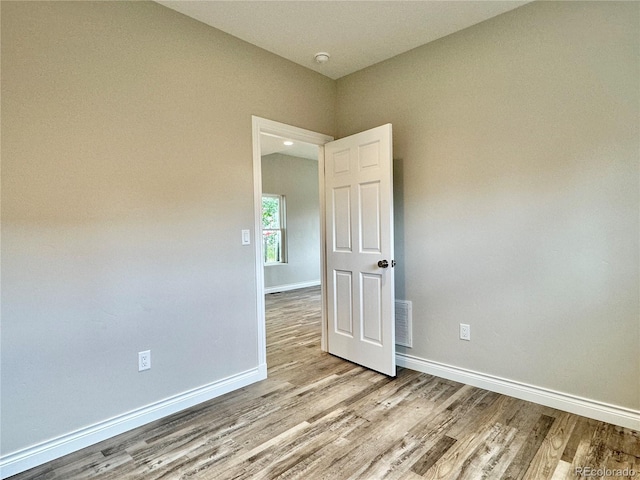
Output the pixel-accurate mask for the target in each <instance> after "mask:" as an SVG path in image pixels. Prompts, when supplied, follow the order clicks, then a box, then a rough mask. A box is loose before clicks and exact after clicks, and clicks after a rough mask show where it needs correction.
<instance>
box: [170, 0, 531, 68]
mask: <svg viewBox="0 0 640 480" xmlns="http://www.w3.org/2000/svg"><path fill="white" fill-rule="evenodd" d="M158 3H160V4H162V5H165V6H167V7H169V8H171V9H173V10H176V11H178V12H181V13H183V14H185V15H187V16H190V17H192V18H195V19H197V20H200V21H201V22H204V23H206V24H208V25H211V26H213V27H215V28H217V29H219V30H222V31H224V32H226V33H229V34H231V35H233V36H235V37H238V38H240V39H242V40H245V41H247V42H249V43H252V44H254V45H257V46H258V47H261V48H264V49H265V50H268V51H270V52H272V53H275V54H277V55H280V56H281V57H284V58H287V59H289V60H291V61H293V62H295V63H298V64H300V65H302V66H304V67H307V68H310V69H312V70H315V71H317V72H320V73H322V74H323V75H326V76H328V77H330V78H333V79H337V78H340V77H343V76H345V75H348V74H350V73H353V72H355V71H357V70H361V69H363V68H366V67H368V66H370V65H373V64H375V63H378V62H381V61H383V60H386V59H388V58H391V57H393V56H395V55H398V54H400V53H404V52H406V51H408V50H411V49H413V48H416V47H418V46H420V45H424V44H425V43H428V42H431V41H433V40H436V39H438V38H441V37H444V36H445V35H449V34H451V33H453V32H456V31H458V30H462V29H464V28H467V27H469V26H471V25H475V24H476V23H479V22H482V21H484V20H487V19H488V18H491V17H494V16H496V15H500V14H501V13H504V12H506V11H509V10H512V9H514V8H517V7H519V6H521V5H523V4H525V3H528V2H527V1H515V0H514V1H493V0H476V1H463V0H460V1H458V0H451V1H427V0H423V1H405V0H394V1H384V0H380V1H331V0H324V1H279V0H269V1H244V0H236V1H213V0H208V1H190V0H178V1H175V0H174V1H165V0H161V1H158ZM317 52H329V53H330V54H331V59H330V61H329V62H328V63H326V64H324V65H320V64H318V63H316V62H315V60H314V55H315V54H316V53H317Z"/></svg>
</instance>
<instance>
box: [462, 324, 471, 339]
mask: <svg viewBox="0 0 640 480" xmlns="http://www.w3.org/2000/svg"><path fill="white" fill-rule="evenodd" d="M460 340H467V341H471V326H470V325H467V324H466V323H461V324H460Z"/></svg>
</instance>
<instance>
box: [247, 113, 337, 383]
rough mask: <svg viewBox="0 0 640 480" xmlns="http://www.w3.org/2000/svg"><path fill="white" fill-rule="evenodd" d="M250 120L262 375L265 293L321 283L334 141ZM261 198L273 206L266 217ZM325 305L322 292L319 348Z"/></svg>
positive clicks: (263, 368)
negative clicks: (327, 175)
mask: <svg viewBox="0 0 640 480" xmlns="http://www.w3.org/2000/svg"><path fill="white" fill-rule="evenodd" d="M252 120H253V181H254V214H255V222H254V245H255V256H256V292H257V297H256V302H257V318H258V359H259V365H260V369H261V371H262V373H263V374H264V376H266V374H267V358H266V313H265V293H269V292H274V291H287V290H293V289H296V288H304V287H311V286H314V285H315V286H317V285H318V284H320V285H321V286H322V285H324V284H325V279H324V278H323V277H324V269H323V268H322V265H323V264H324V247H323V242H324V240H323V239H324V230H325V229H324V222H323V220H322V219H323V218H324V198H323V188H324V185H323V178H324V177H323V172H324V149H323V147H322V146H323V145H324V144H325V143H327V142H329V141H331V140H333V138H332V137H330V136H327V135H323V134H320V133H316V132H311V131H308V130H304V129H300V128H297V127H293V126H290V125H286V124H282V123H278V122H273V121H271V120H267V119H264V118H260V117H255V116H254V117H253V119H252ZM285 142H286V144H285ZM296 158H297V159H298V160H296ZM311 162H314V163H311ZM313 173H315V174H313ZM299 182H302V183H303V185H302V186H301V185H298V184H297V183H299ZM269 190H273V191H269ZM305 190H307V191H306V194H305ZM314 196H315V198H312V197H314ZM263 199H266V204H267V205H270V206H271V207H270V208H271V209H270V211H269V213H268V214H267V216H266V217H265V216H264V215H263ZM276 199H278V200H277V201H276ZM274 205H277V209H278V210H277V213H275V209H276V207H275V206H274ZM271 210H273V211H271ZM314 212H315V213H314ZM294 217H295V219H294ZM265 222H267V223H266V224H265ZM312 223H315V225H311V224H312ZM305 224H306V226H307V228H306V230H307V231H306V232H305V231H304V229H305ZM265 226H266V227H268V228H265ZM310 233H311V235H309V234H310ZM314 244H315V245H314ZM265 254H266V255H267V256H265ZM294 259H295V261H294ZM296 268H298V270H296ZM325 305H326V302H325V294H324V290H323V289H321V309H322V321H321V325H322V329H321V330H322V331H321V349H322V350H326V312H325Z"/></svg>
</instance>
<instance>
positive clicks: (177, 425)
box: [12, 288, 640, 480]
mask: <svg viewBox="0 0 640 480" xmlns="http://www.w3.org/2000/svg"><path fill="white" fill-rule="evenodd" d="M267 310H268V313H267V317H268V328H267V331H268V338H267V343H268V348H267V354H268V366H269V378H268V379H267V380H265V381H264V382H260V383H259V384H254V385H251V386H249V387H246V388H243V389H241V390H238V391H235V392H232V393H230V394H227V395H224V396H222V397H219V398H217V399H214V400H212V401H209V402H206V403H204V404H202V405H199V406H197V407H194V408H191V409H189V410H186V411H183V412H180V413H178V414H176V415H173V416H171V417H169V418H166V419H164V420H162V421H158V422H154V423H152V424H149V425H146V426H144V427H141V428H139V429H137V430H135V431H132V432H129V433H126V434H123V435H120V436H118V437H116V438H113V439H110V440H107V441H105V442H102V443H100V444H98V445H95V446H93V447H89V448H86V449H84V450H82V451H80V452H76V453H74V454H71V455H68V456H67V457H64V458H61V459H58V460H55V461H53V462H50V463H48V464H46V465H43V466H41V467H37V468H35V469H33V470H31V471H29V472H25V473H23V474H20V475H16V476H14V477H12V480H26V479H41V480H44V479H64V480H73V479H88V478H97V479H102V480H107V479H109V480H111V479H113V480H121V479H131V480H133V479H145V480H146V479H154V480H155V479H185V480H186V479H216V480H218V479H245V478H247V479H258V478H264V479H275V478H281V479H295V478H299V479H311V480H314V479H350V478H361V479H379V478H380V479H381V478H385V479H386V478H389V479H396V478H397V479H424V478H442V479H458V478H460V479H462V478H464V479H484V478H487V479H533V480H541V479H564V478H581V477H580V476H579V475H576V474H575V468H576V467H592V468H609V469H625V468H631V469H635V470H636V471H639V473H636V477H635V478H636V479H640V434H639V433H638V432H636V431H633V430H629V429H624V428H621V427H616V426H613V425H610V424H606V423H602V422H597V421H594V420H589V419H586V418H583V417H579V416H576V415H571V414H568V413H564V412H561V411H558V410H554V409H551V408H547V407H542V406H539V405H536V404H532V403H528V402H525V401H521V400H516V399H514V398H511V397H507V396H504V395H498V394H496V393H492V392H488V391H486V390H481V389H478V388H474V387H470V386H466V385H463V384H460V383H456V382H452V381H449V380H444V379H441V378H437V377H433V376H430V375H425V374H421V373H417V372H414V371H411V370H406V369H400V370H399V372H398V376H397V378H395V379H390V378H387V377H385V376H383V375H379V374H376V373H374V372H371V371H369V370H366V369H363V368H361V367H359V366H356V365H353V364H351V363H348V362H345V361H342V360H340V359H338V358H335V357H332V356H331V355H328V354H324V353H321V352H320V298H319V289H318V288H309V289H303V290H297V291H293V292H287V293H278V294H272V295H267ZM614 473H615V472H614ZM592 478H593V477H592ZM595 478H601V476H597V477H595ZM603 478H614V477H613V476H612V477H603ZM615 478H633V477H615Z"/></svg>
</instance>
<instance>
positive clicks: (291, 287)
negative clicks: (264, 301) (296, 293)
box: [264, 280, 320, 293]
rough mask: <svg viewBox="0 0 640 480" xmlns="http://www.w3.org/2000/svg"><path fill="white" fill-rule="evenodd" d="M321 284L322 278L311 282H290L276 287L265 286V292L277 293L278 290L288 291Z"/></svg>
mask: <svg viewBox="0 0 640 480" xmlns="http://www.w3.org/2000/svg"><path fill="white" fill-rule="evenodd" d="M318 285H320V280H313V281H311V282H300V283H290V284H288V285H277V286H275V287H265V289H264V293H276V292H288V291H289V290H297V289H299V288H307V287H317V286H318Z"/></svg>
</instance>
